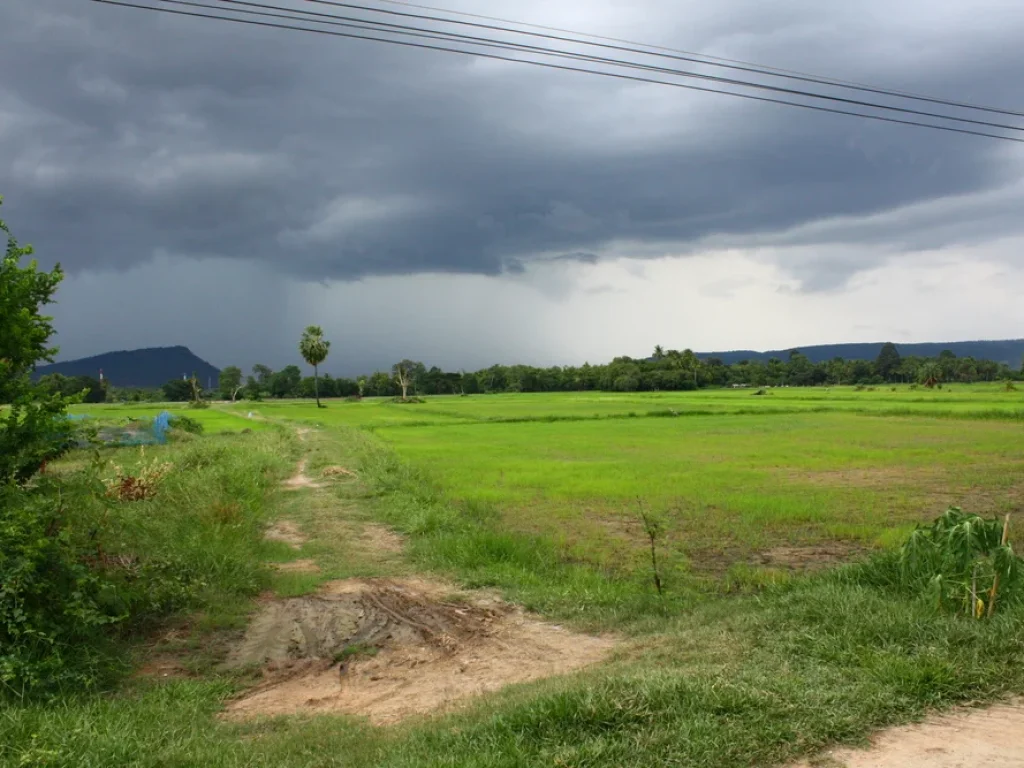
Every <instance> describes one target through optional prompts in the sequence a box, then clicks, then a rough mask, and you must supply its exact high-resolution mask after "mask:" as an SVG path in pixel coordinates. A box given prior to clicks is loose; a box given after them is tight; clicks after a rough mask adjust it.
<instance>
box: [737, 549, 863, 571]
mask: <svg viewBox="0 0 1024 768" xmlns="http://www.w3.org/2000/svg"><path fill="white" fill-rule="evenodd" d="M865 552H867V549H865V548H864V547H863V546H859V545H857V544H851V543H849V542H830V543H826V544H809V545H806V546H784V547H772V548H771V549H768V550H765V551H764V552H758V553H757V554H756V555H755V556H754V558H753V559H752V561H751V565H763V566H767V567H771V568H785V569H787V570H791V571H816V570H820V569H822V568H829V567H831V566H834V565H839V564H841V563H848V562H850V561H851V560H853V559H855V558H856V557H858V556H859V555H863V554H864V553H865Z"/></svg>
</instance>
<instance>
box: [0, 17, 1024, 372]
mask: <svg viewBox="0 0 1024 768" xmlns="http://www.w3.org/2000/svg"><path fill="white" fill-rule="evenodd" d="M266 2H271V0H266ZM436 2H437V4H440V5H444V6H445V7H448V8H453V9H459V10H466V11H473V12H478V13H488V14H493V15H499V16H506V17H511V18H515V19H521V20H524V21H530V22H534V23H538V24H549V25H557V26H560V27H568V28H571V29H578V30H581V31H588V32H592V33H596V34H603V35H613V36H616V37H625V38H630V39H634V40H641V41H644V42H650V43H656V44H659V45H666V46H672V47H676V48H683V49H687V50H694V51H701V52H703V53H707V54H712V55H716V56H725V57H731V58H739V59H745V60H751V61H756V62H758V63H763V64H770V65H773V66H778V67H786V68H792V69H798V70H803V71H810V72H813V73H817V74H823V75H829V76H833V77H838V78H842V79H845V80H852V81H858V82H868V83H871V84H877V85H881V86H885V87H889V88H895V89H899V90H904V91H912V92H917V93H927V94H934V95H938V96H941V97H945V98H952V99H957V100H961V101H970V102H974V103H983V104H991V105H1000V106H1004V107H1009V108H1011V109H1017V110H1021V111H1024V98H1022V96H1021V82H1022V80H1021V78H1022V73H1024V46H1021V45H1020V41H1021V40H1022V39H1024V13H1022V12H1021V10H1020V3H1019V0H973V1H971V2H968V0H961V1H960V2H949V0H929V2H925V1H924V0H904V2H899V3H894V2H892V1H891V0H853V2H849V3H843V4H834V3H823V2H820V0H777V1H776V2H773V3H765V2H763V0H727V1H726V2H722V3H708V2H697V1H696V0H694V1H690V0H685V1H684V0H629V1H628V2H627V1H626V0H557V1H555V0H548V1H547V2H541V0H518V1H517V2H512V1H511V0H489V1H488V2H484V0H436ZM275 4H278V5H289V6H292V7H306V8H308V7H310V5H309V4H308V3H304V2H303V1H302V0H276V3H275ZM371 4H378V5H379V3H376V2H375V0H371ZM317 7H321V6H317ZM335 12H339V13H340V12H342V11H335ZM703 71H708V72H711V71H712V70H703ZM0 72H2V73H3V75H2V77H0V194H3V195H4V196H5V203H4V205H3V209H2V210H3V217H4V218H5V219H6V220H7V221H8V223H9V224H10V225H11V226H12V227H13V228H14V230H15V232H16V233H17V234H18V236H19V238H20V239H21V240H23V241H26V242H31V243H32V244H33V245H34V246H35V247H36V249H37V255H38V257H39V258H40V260H41V261H42V262H43V263H46V264H49V263H52V262H53V261H57V260H59V261H60V262H61V263H62V264H63V266H64V267H65V269H66V270H67V272H68V276H67V278H66V280H65V282H64V284H63V286H62V288H61V289H60V292H59V297H58V298H59V303H58V304H57V305H56V306H55V307H54V308H53V311H54V314H55V315H56V319H57V328H58V332H59V339H58V341H59V344H60V346H61V348H62V351H61V359H69V358H72V357H80V356H84V355H90V354H96V353H100V352H104V351H109V350H112V349H131V348H136V347H144V346H158V345H172V344H184V345H187V346H189V347H190V348H191V349H192V350H193V351H194V352H196V353H197V354H199V355H200V356H202V357H204V358H206V359H207V360H209V361H210V362H212V363H213V364H215V365H217V366H220V367H223V366H224V365H229V364H239V365H242V366H243V367H249V366H251V365H252V364H253V363H255V362H264V363H267V364H270V365H272V366H275V367H279V366H283V365H285V364H287V363H289V362H297V351H296V345H297V340H298V337H299V334H300V333H301V330H302V328H303V327H304V326H306V325H308V324H311V323H316V324H320V325H322V326H323V327H324V330H325V331H326V333H327V336H328V338H330V339H331V340H332V342H333V347H332V352H331V356H330V358H329V360H328V364H327V365H326V366H325V367H326V369H327V370H329V371H331V372H337V373H354V372H356V371H368V370H372V369H374V368H376V367H385V366H388V365H390V363H392V362H394V361H395V360H397V359H400V358H403V357H412V358H414V359H419V360H423V361H424V362H426V363H427V364H428V365H429V364H438V365H442V366H444V367H447V368H476V367H482V366H485V365H489V364H492V363H494V362H508V363H511V362H527V363H535V364H562V363H580V362H583V361H584V360H589V361H591V362H603V361H606V360H608V359H610V358H612V357H614V356H616V355H621V354H629V355H634V356H640V355H644V354H647V353H649V351H650V349H651V348H652V347H653V346H654V345H655V344H662V345H664V346H665V347H668V348H680V349H682V348H686V347H690V348H693V349H696V350H700V351H709V350H725V349H735V348H746V349H751V348H753V349H765V348H788V347H792V346H800V345H809V344H815V343H827V342H847V341H881V340H892V341H895V342H897V343H898V342H900V341H951V340H962V339H975V338H1016V337H1021V336H1024V302H1022V301H1020V296H1021V295H1024V247H1022V246H1024V216H1022V215H1021V212H1022V211H1024V174H1022V171H1024V145H1019V144H1010V143H1007V142H998V141H992V140H988V139H982V138H972V137H967V136H959V135H951V134H943V133H939V132H935V131H926V130H923V129H916V128H909V127H904V126H897V125H887V124H882V123H875V122H870V121H863V120H857V119H853V118H846V117H839V116H833V115H822V114H816V113H810V112H806V111H804V110H798V109H791V108H786V107H781V106H776V105H770V104H758V103H752V102H744V101H741V100H739V99H732V98H727V97H723V96H719V95H712V94H700V93H694V92H689V91H684V90H679V89H675V88H667V87H662V86H656V85H645V84H640V83H629V82H624V81H616V80H609V79H605V78H599V77H593V76H589V75H583V74H577V73H571V72H557V71H552V70H545V69H538V68H533V67H528V66H523V65H519V64H509V63H503V62H494V61H483V60H480V59H473V58H468V57H462V56H455V55H448V54H442V53H435V52H430V51H418V50H411V49H402V48H396V47H392V46H384V45H377V44H372V43H367V42H363V41H353V40H344V39H339V38H329V37H320V36H314V35H308V34H298V33H294V32H287V31H281V30H272V29H259V28H253V27H245V26H241V25H235V24H226V23H222V22H215V21H209V20H203V19H192V18H181V17H172V16H166V15H160V14H155V13H148V12H142V11H137V10H132V9H127V8H116V7H112V6H108V5H100V4H97V3H92V2H89V1H88V0H0ZM917 106H918V107H920V108H925V109H927V108H928V107H927V105H921V104H919V105H917ZM1003 119H1004V120H1012V118H1005V117H1004V118H1003ZM1022 135H1024V134H1022Z"/></svg>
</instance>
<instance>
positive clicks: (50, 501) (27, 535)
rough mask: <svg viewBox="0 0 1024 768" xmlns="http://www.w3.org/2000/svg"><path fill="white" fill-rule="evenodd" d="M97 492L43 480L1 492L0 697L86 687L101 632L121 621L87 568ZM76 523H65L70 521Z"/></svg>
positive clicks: (93, 677) (91, 678)
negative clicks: (4, 693)
mask: <svg viewBox="0 0 1024 768" xmlns="http://www.w3.org/2000/svg"><path fill="white" fill-rule="evenodd" d="M96 490H98V489H95V488H90V487H88V486H87V485H84V484H81V483H76V484H75V485H73V486H72V485H68V484H63V486H62V488H61V489H60V492H57V489H56V488H55V487H53V486H52V485H51V484H50V483H49V481H47V482H44V483H42V484H41V485H40V486H38V487H36V488H33V489H29V490H26V489H23V488H17V487H15V486H13V485H7V486H6V487H2V488H0V541H2V542H3V543H2V546H0V688H2V689H3V690H4V692H6V693H11V692H14V693H16V694H23V693H31V692H36V691H38V690H41V689H46V690H50V689H55V688H61V687H69V686H71V687H74V688H83V687H89V686H90V685H92V684H93V683H95V682H96V681H97V679H98V671H97V664H98V660H99V655H100V654H99V646H100V645H102V639H103V631H104V630H105V629H106V628H107V627H108V626H109V625H110V624H113V623H116V622H117V621H119V620H120V618H121V616H120V614H119V611H118V610H117V609H116V608H115V606H114V600H113V598H114V594H113V591H112V590H111V589H110V588H109V585H108V584H107V583H106V582H105V580H104V578H103V576H102V575H101V573H100V572H98V571H97V570H96V569H94V568H93V567H91V564H90V559H91V558H90V555H93V554H94V553H95V550H94V549H93V551H92V552H90V546H89V543H90V541H89V540H90V538H91V537H90V532H91V531H94V530H95V528H94V527H93V526H94V524H95V523H96V521H97V520H98V519H99V517H100V516H99V515H97V514H96V511H97V505H99V504H100V502H99V494H97V493H95V491H96ZM72 518H75V523H74V524H72V522H71V519H72Z"/></svg>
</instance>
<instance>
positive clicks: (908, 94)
mask: <svg viewBox="0 0 1024 768" xmlns="http://www.w3.org/2000/svg"><path fill="white" fill-rule="evenodd" d="M377 2H379V3H383V4H385V5H394V6H399V7H404V8H416V9H418V10H421V11H435V12H438V13H448V14H451V15H452V16H463V17H466V18H471V19H482V20H484V21H496V22H501V23H502V24H515V25H517V26H520V27H528V28H530V29H540V30H544V31H545V32H559V33H562V34H567V35H577V36H579V37H589V38H591V39H593V40H604V41H606V42H610V43H621V44H623V45H631V46H639V47H640V48H645V49H648V50H651V51H663V52H666V53H676V54H681V55H684V56H697V57H700V58H701V59H706V61H703V62H702V63H705V64H712V65H713V62H721V63H723V64H738V65H741V66H744V67H755V68H757V69H758V70H764V71H765V74H777V75H796V76H798V77H800V78H811V79H812V80H814V81H816V82H820V83H821V84H823V85H834V86H837V87H845V88H854V89H857V90H866V91H869V92H871V93H879V94H885V95H891V96H899V97H902V98H907V99H915V100H919V101H929V102H934V103H939V104H947V105H949V106H956V107H962V108H964V109H977V110H981V111H983V112H995V113H998V114H1003V115H1013V116H1015V117H1024V112H1016V111H1014V110H1010V109H1004V108H1001V107H985V106H979V105H977V104H970V103H967V102H960V101H949V100H947V99H940V98H938V97H936V96H925V95H922V94H919V93H914V92H912V91H900V90H896V89H890V88H879V87H878V86H873V85H869V84H866V83H860V82H857V81H854V80H843V79H840V78H834V77H826V76H822V75H812V74H809V73H807V72H801V71H800V70H796V69H785V68H783V67H772V66H769V65H767V64H756V63H754V62H750V61H745V60H743V59H730V58H727V57H724V56H712V55H711V54H708V53H699V52H697V51H688V50H685V49H683V48H673V47H671V46H666V45H655V44H653V43H642V42H638V41H636V40H629V39H625V38H621V37H609V36H607V35H597V34H594V33H592V32H580V31H576V30H572V29H566V28H564V27H552V26H545V25H543V24H532V23H530V22H526V21H516V20H515V19H506V18H502V17H499V16H486V15H484V14H480V13H469V12H468V11H455V10H452V9H450V8H439V7H437V6H434V5H421V4H419V3H412V2H408V1H407V0H377Z"/></svg>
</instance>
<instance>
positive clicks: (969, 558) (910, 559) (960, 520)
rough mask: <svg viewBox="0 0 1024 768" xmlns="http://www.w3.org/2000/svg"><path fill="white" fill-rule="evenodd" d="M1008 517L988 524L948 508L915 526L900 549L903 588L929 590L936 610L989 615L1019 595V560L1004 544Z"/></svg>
mask: <svg viewBox="0 0 1024 768" xmlns="http://www.w3.org/2000/svg"><path fill="white" fill-rule="evenodd" d="M1009 526H1010V518H1009V515H1007V517H1006V518H1005V519H1004V520H998V519H994V520H986V519H985V518H983V517H981V516H980V515H975V514H970V513H965V512H964V511H963V510H961V509H960V508H959V507H950V508H949V509H947V510H946V511H945V513H943V515H942V516H941V517H940V518H939V519H938V520H936V521H935V522H934V523H932V525H930V526H928V527H919V528H918V529H917V530H916V531H914V533H913V534H912V535H911V537H910V539H909V540H908V541H907V543H906V544H904V545H903V548H902V549H901V550H900V567H901V577H902V579H903V581H904V583H905V584H907V585H908V586H912V587H917V588H919V589H925V588H927V589H928V590H929V591H930V592H931V593H932V594H933V595H934V597H935V599H936V602H937V604H938V605H939V607H940V608H946V609H950V610H956V611H963V612H964V613H965V614H967V615H968V616H974V617H976V618H979V619H980V618H982V616H991V615H992V614H993V613H994V612H995V609H996V601H1000V602H1003V603H1008V602H1013V601H1017V600H1019V599H1020V598H1021V595H1022V591H1024V590H1022V580H1021V559H1020V557H1018V556H1017V555H1016V554H1014V551H1013V548H1012V547H1011V546H1010V543H1009V541H1008V537H1009Z"/></svg>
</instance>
